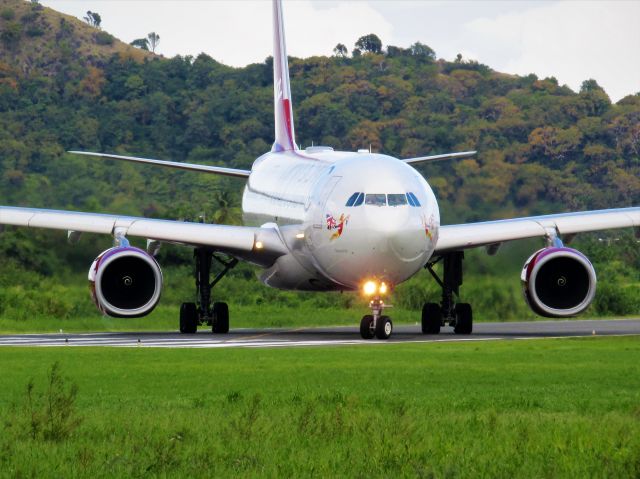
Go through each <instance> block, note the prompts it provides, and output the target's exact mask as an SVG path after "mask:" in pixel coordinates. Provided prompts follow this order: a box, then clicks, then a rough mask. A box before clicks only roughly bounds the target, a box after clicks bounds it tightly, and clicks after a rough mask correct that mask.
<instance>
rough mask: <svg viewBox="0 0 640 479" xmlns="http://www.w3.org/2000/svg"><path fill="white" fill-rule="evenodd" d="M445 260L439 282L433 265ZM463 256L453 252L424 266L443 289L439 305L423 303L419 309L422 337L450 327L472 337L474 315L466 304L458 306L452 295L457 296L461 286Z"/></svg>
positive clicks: (456, 331)
mask: <svg viewBox="0 0 640 479" xmlns="http://www.w3.org/2000/svg"><path fill="white" fill-rule="evenodd" d="M442 259H444V263H443V270H444V278H443V279H440V278H439V277H438V275H437V274H436V272H435V271H434V270H433V266H434V265H435V264H436V263H437V262H439V261H440V260H442ZM463 259H464V253H463V252H462V251H455V252H453V253H447V254H445V255H443V256H441V257H439V258H438V259H436V260H435V261H430V262H429V263H427V265H426V266H425V268H426V269H427V270H428V271H429V273H431V275H432V276H433V277H434V278H435V280H436V281H437V282H438V284H439V285H440V287H441V288H442V302H441V303H440V304H436V303H426V304H425V305H424V306H423V308H422V332H423V333H424V334H438V333H439V332H440V327H441V326H445V325H447V324H449V325H450V326H453V332H454V333H456V334H471V332H472V331H473V312H472V309H471V305H470V304H468V303H457V304H456V302H455V301H454V294H455V295H456V296H458V295H459V291H460V286H461V285H462V260H463Z"/></svg>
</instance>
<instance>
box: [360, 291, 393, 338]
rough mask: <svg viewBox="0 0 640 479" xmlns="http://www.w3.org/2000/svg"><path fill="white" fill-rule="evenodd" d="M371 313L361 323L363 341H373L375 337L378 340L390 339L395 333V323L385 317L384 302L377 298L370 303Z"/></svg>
mask: <svg viewBox="0 0 640 479" xmlns="http://www.w3.org/2000/svg"><path fill="white" fill-rule="evenodd" d="M369 307H370V308H371V312H372V313H373V314H367V315H365V316H363V317H362V321H360V335H361V336H362V338H363V339H371V338H373V337H374V336H375V337H377V338H378V339H389V338H390V337H391V333H392V332H393V322H392V321H391V318H390V317H389V316H383V315H382V313H383V311H384V308H385V304H384V301H382V299H380V298H379V297H375V298H374V299H372V300H371V302H370V303H369Z"/></svg>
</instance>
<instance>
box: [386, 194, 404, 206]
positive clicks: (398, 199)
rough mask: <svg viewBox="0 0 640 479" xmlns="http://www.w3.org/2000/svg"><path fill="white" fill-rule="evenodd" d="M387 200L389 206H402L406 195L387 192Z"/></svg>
mask: <svg viewBox="0 0 640 479" xmlns="http://www.w3.org/2000/svg"><path fill="white" fill-rule="evenodd" d="M387 202H388V203H389V206H404V205H406V204H407V196H406V195H404V194H388V195H387Z"/></svg>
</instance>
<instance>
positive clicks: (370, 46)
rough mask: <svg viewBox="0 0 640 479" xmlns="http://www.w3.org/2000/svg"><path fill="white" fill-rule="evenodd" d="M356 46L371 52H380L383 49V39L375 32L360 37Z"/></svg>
mask: <svg viewBox="0 0 640 479" xmlns="http://www.w3.org/2000/svg"><path fill="white" fill-rule="evenodd" d="M355 46H356V48H357V49H359V50H361V51H364V52H369V53H380V52H381V51H382V41H381V40H380V39H379V38H378V36H377V35H375V34H373V33H370V34H369V35H365V36H363V37H360V38H358V41H357V42H356V45H355Z"/></svg>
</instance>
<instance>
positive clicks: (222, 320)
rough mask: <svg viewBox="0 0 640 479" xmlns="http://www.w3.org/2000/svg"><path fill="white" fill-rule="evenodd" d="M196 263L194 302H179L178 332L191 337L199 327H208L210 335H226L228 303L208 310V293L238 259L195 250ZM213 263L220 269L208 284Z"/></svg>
mask: <svg viewBox="0 0 640 479" xmlns="http://www.w3.org/2000/svg"><path fill="white" fill-rule="evenodd" d="M193 257H194V258H195V260H196V272H195V279H196V298H197V302H196V303H182V306H181V307H180V332H181V333H187V334H193V333H195V332H196V331H197V330H198V325H200V324H207V325H209V326H211V331H212V332H213V333H220V334H224V333H228V332H229V306H228V305H227V303H222V302H215V303H213V307H211V290H213V287H214V286H215V285H216V284H218V281H220V280H221V279H222V278H223V277H224V276H225V275H226V274H227V273H228V272H229V271H230V270H231V269H232V268H233V267H234V266H235V265H236V264H238V260H237V259H235V258H232V259H230V260H226V261H225V260H224V259H222V258H220V257H219V256H216V255H215V254H214V253H213V251H212V250H210V249H208V248H196V249H195V250H194V252H193ZM214 259H215V260H216V261H217V262H218V263H219V264H220V265H221V266H222V271H220V272H219V273H218V274H217V275H216V277H215V278H214V279H213V281H211V273H212V271H211V263H212V260H214Z"/></svg>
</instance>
